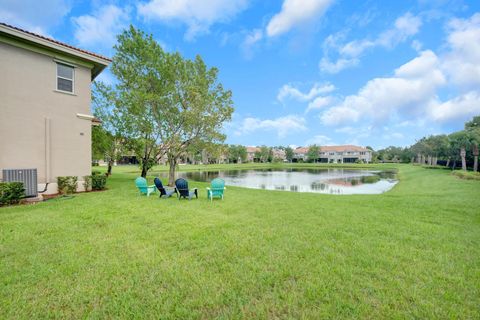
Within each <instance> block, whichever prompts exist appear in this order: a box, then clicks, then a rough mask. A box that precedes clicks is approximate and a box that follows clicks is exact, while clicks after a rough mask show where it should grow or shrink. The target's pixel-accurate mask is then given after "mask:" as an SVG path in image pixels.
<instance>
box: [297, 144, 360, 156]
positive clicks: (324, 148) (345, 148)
mask: <svg viewBox="0 0 480 320" xmlns="http://www.w3.org/2000/svg"><path fill="white" fill-rule="evenodd" d="M309 149H310V148H309V147H299V148H297V149H295V150H294V153H297V154H300V153H307V152H308V150H309ZM345 151H369V150H368V149H367V148H364V147H359V146H354V145H351V144H349V145H343V146H321V147H320V152H345Z"/></svg>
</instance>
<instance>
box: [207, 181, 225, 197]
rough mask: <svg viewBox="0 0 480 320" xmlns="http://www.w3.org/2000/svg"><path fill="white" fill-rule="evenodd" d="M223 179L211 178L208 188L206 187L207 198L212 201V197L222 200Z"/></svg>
mask: <svg viewBox="0 0 480 320" xmlns="http://www.w3.org/2000/svg"><path fill="white" fill-rule="evenodd" d="M225 189H226V188H225V181H223V180H222V179H220V178H216V179H213V180H212V182H211V183H210V188H207V198H208V199H210V201H213V198H214V197H215V198H221V199H222V200H223V192H224V191H225Z"/></svg>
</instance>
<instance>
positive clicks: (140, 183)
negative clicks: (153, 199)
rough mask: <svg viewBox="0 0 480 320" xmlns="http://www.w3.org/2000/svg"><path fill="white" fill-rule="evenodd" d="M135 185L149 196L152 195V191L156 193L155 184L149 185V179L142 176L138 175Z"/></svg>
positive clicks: (141, 192)
mask: <svg viewBox="0 0 480 320" xmlns="http://www.w3.org/2000/svg"><path fill="white" fill-rule="evenodd" d="M135 185H136V186H137V188H138V190H139V191H140V194H146V195H147V197H148V196H149V195H150V193H155V192H156V190H157V188H156V187H155V185H151V186H149V185H147V179H145V178H142V177H138V178H137V179H135Z"/></svg>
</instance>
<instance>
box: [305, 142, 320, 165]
mask: <svg viewBox="0 0 480 320" xmlns="http://www.w3.org/2000/svg"><path fill="white" fill-rule="evenodd" d="M319 156H320V147H319V146H317V145H316V144H314V145H311V146H310V147H309V148H308V152H307V161H308V162H316V161H317V159H318V157H319Z"/></svg>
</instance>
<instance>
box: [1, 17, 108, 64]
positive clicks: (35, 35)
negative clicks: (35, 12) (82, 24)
mask: <svg viewBox="0 0 480 320" xmlns="http://www.w3.org/2000/svg"><path fill="white" fill-rule="evenodd" d="M39 14H40V13H39ZM0 25H2V26H5V27H7V28H11V29H14V30H17V31H20V32H23V33H26V34H29V35H31V36H34V37H37V38H40V39H43V40H46V41H49V42H52V43H55V44H57V45H60V46H63V47H66V48H69V49H73V50H76V51H78V52H81V53H85V54H88V55H91V56H93V57H96V58H100V59H104V60H107V61H112V60H111V59H110V58H107V57H104V56H102V55H99V54H96V53H93V52H90V51H87V50H83V49H80V48H77V47H74V46H71V45H69V44H67V43H64V42H60V41H57V40H55V39H52V38H48V37H45V36H42V35H39V34H36V33H33V32H30V31H27V30H23V29H20V28H17V27H14V26H11V25H9V24H6V23H3V22H0Z"/></svg>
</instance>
